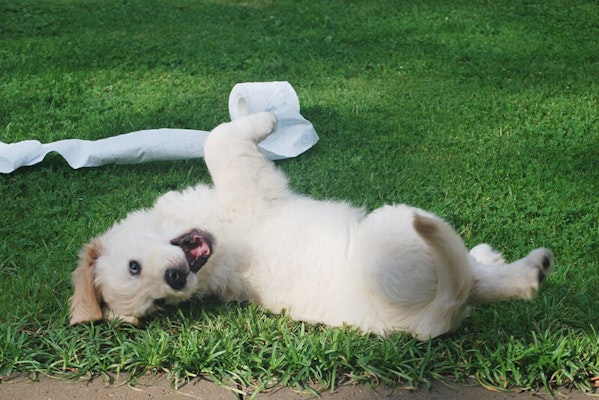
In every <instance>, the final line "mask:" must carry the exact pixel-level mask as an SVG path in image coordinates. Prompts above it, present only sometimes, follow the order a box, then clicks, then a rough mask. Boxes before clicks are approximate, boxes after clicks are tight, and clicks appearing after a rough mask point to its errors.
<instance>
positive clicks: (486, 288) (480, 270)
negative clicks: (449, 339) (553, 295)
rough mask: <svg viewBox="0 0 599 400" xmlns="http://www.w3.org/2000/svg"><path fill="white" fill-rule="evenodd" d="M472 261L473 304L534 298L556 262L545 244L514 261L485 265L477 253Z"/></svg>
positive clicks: (471, 297) (471, 299)
mask: <svg viewBox="0 0 599 400" xmlns="http://www.w3.org/2000/svg"><path fill="white" fill-rule="evenodd" d="M477 247H478V246H477ZM475 249H476V247H475ZM473 250H474V249H473ZM471 255H472V253H471ZM471 261H472V262H471V265H472V273H473V276H474V285H473V288H472V293H471V296H470V300H469V302H470V303H471V304H481V303H491V302H496V301H504V300H512V299H521V300H532V299H533V298H534V297H535V295H536V294H537V292H538V290H539V287H540V284H541V283H542V282H543V281H544V280H545V278H546V277H547V276H548V275H549V274H550V273H551V270H552V269H553V265H554V264H555V260H554V258H553V253H552V252H551V250H549V249H544V248H540V249H536V250H533V251H531V252H530V253H529V254H528V255H527V256H526V257H524V258H521V259H520V260H518V261H515V262H513V263H511V264H505V265H501V264H496V265H485V264H483V263H481V262H480V260H477V259H476V256H473V257H472V259H471Z"/></svg>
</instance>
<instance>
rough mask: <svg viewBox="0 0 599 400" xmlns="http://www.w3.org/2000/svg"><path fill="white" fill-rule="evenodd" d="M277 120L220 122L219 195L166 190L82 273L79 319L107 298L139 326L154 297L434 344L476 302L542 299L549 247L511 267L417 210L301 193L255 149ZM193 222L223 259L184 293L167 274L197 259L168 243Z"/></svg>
mask: <svg viewBox="0 0 599 400" xmlns="http://www.w3.org/2000/svg"><path fill="white" fill-rule="evenodd" d="M275 124H276V120H275V118H274V116H273V115H272V114H270V113H259V114H254V115H251V116H249V117H246V118H243V119H239V120H236V121H235V122H231V123H227V124H222V125H220V126H218V127H217V128H215V129H214V130H213V131H212V133H211V134H210V136H209V137H208V139H207V141H206V145H205V159H206V163H207V165H208V168H209V170H210V173H211V175H212V179H213V182H214V186H213V187H208V186H206V185H202V184H201V185H198V186H196V187H193V188H188V189H186V190H184V191H182V192H169V193H167V194H165V195H163V196H162V197H160V198H159V199H158V200H157V202H156V204H155V206H154V207H153V208H151V209H147V210H142V211H137V212H134V213H132V214H130V215H129V216H128V217H127V218H126V219H124V220H123V221H121V222H119V223H117V224H116V225H115V226H114V227H113V228H111V229H110V230H109V231H108V232H106V233H105V234H103V235H102V236H100V237H98V238H96V239H94V240H93V241H92V242H91V244H90V245H88V246H87V247H86V249H85V250H84V251H83V253H82V256H81V262H80V265H79V267H78V268H77V270H75V272H74V274H73V281H74V286H75V294H74V295H73V298H72V299H71V322H72V323H79V322H84V321H88V320H92V319H98V318H101V317H102V311H101V310H100V308H99V307H100V306H101V304H105V308H104V310H103V315H104V316H105V317H108V318H122V319H125V320H127V321H130V322H132V323H137V322H138V319H139V318H141V317H144V316H145V315H147V314H149V313H151V312H152V311H154V310H155V308H156V307H155V306H154V302H155V300H157V299H164V300H166V302H167V303H170V304H175V303H178V302H180V301H183V300H186V299H188V298H190V297H191V296H193V295H199V296H205V295H208V294H216V295H218V296H220V297H222V298H223V299H226V300H249V301H254V302H257V303H259V304H260V305H261V306H263V307H265V308H266V309H268V310H270V311H272V312H273V313H280V312H283V311H284V310H286V311H287V312H288V313H289V314H290V315H291V317H292V318H294V319H297V320H303V321H307V322H318V323H325V324H328V325H333V326H340V325H342V324H348V325H351V326H354V327H357V328H359V329H361V330H363V331H364V332H374V333H378V334H382V335H384V334H388V333H391V332H394V331H404V332H408V333H410V334H413V335H415V336H417V337H418V338H419V339H428V338H431V337H434V336H438V335H441V334H443V333H445V332H449V331H452V330H454V329H455V328H456V327H457V326H458V325H459V324H460V322H461V320H462V319H463V317H464V315H465V312H466V309H467V307H468V306H469V305H471V304H479V303H486V302H491V301H500V300H507V299H531V298H532V297H533V296H534V295H535V294H536V292H537V290H538V287H539V281H540V278H543V277H544V276H546V275H548V274H549V273H550V270H551V267H552V266H553V256H552V254H551V252H550V251H549V250H547V249H537V250H534V251H533V252H531V253H530V254H529V255H528V256H527V257H525V258H523V259H521V260H519V261H516V262H515V263H512V264H506V265H503V264H505V261H504V260H503V258H502V256H501V254H499V253H497V252H495V251H494V250H492V249H491V247H490V246H488V245H479V246H477V247H475V248H474V249H472V252H471V253H470V254H468V252H467V250H466V248H465V247H464V244H463V242H462V240H461V239H460V238H459V237H458V235H457V234H456V233H455V232H454V231H453V230H452V229H451V228H450V227H449V225H447V224H446V223H445V222H444V221H442V220H441V219H439V218H438V217H436V216H434V215H432V214H430V213H427V212H425V211H423V210H420V209H417V208H413V207H409V206H406V205H397V206H384V207H382V208H380V209H378V210H375V211H374V212H373V213H371V214H366V213H365V212H364V211H363V210H361V209H357V208H354V207H352V206H350V205H349V204H347V203H342V202H326V201H316V200H314V199H311V198H309V197H305V196H301V195H298V194H296V193H293V192H292V191H290V190H289V188H288V185H287V180H286V178H285V176H284V175H283V174H282V173H281V171H280V170H278V169H277V168H276V167H275V165H274V164H273V163H272V162H271V161H268V160H267V159H266V158H265V157H263V156H262V155H261V154H260V152H259V150H258V148H257V146H256V144H257V143H258V142H259V141H260V140H262V139H264V138H265V137H266V136H268V134H269V133H270V132H271V131H272V130H273V129H274V127H275ZM194 228H196V229H201V230H203V231H205V232H209V233H211V234H212V235H213V237H214V238H215V243H213V254H212V256H211V257H210V259H209V260H208V262H207V263H206V264H205V265H204V266H203V267H202V268H201V269H200V271H199V272H198V273H197V274H193V273H190V274H189V275H188V276H187V281H186V284H185V287H184V288H182V289H181V290H175V289H173V288H171V287H170V286H169V285H168V284H166V283H165V279H164V271H165V270H166V269H167V268H169V267H171V266H178V267H181V266H182V265H184V266H185V268H187V262H186V259H185V255H184V252H183V251H182V250H181V249H180V248H179V247H177V246H174V245H172V244H170V241H171V240H172V239H173V238H175V237H177V236H179V235H181V234H183V233H185V232H188V231H190V230H192V229H194ZM131 260H135V261H137V262H138V263H139V265H141V267H142V272H141V273H140V274H139V275H132V274H131V273H130V272H129V269H128V265H129V262H130V261H131ZM90 279H91V280H92V282H91V283H90Z"/></svg>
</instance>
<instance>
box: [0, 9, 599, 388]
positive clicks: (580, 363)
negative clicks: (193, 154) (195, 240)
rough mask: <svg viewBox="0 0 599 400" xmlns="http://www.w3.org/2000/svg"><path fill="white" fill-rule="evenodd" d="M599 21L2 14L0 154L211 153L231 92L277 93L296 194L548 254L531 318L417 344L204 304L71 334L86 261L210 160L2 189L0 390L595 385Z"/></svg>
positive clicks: (569, 12) (369, 12) (595, 15)
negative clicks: (32, 150) (290, 92)
mask: <svg viewBox="0 0 599 400" xmlns="http://www.w3.org/2000/svg"><path fill="white" fill-rule="evenodd" d="M597 21H599V5H598V4H597V2H596V1H583V0H580V1H575V0H569V1H558V0H548V1H542V2H541V1H538V2H535V1H527V2H520V1H502V0H500V1H452V2H442V1H434V0H428V1H424V2H422V1H412V0H407V1H401V2H400V1H387V0H375V1H345V0H330V1H322V2H315V1H294V0H256V1H246V2H243V1H233V0H212V1H209V0H203V1H201V0H173V1H168V2H166V1H158V0H143V1H142V0H126V1H124V0H120V1H117V0H106V1H83V0H14V1H11V2H3V3H1V4H0V140H1V141H3V142H9V143H10V142H17V141H21V140H27V139H37V140H40V141H42V142H49V141H54V140H59V139H66V138H81V139H99V138H104V137H109V136H113V135H117V134H120V133H126V132H131V131H136V130H141V129H149V128H161V127H177V128H191V129H205V130H208V129H211V128H212V127H214V126H215V125H217V124H218V123H220V122H222V121H226V120H228V118H229V116H228V110H227V99H228V95H229V92H230V90H231V88H232V87H233V86H234V85H235V84H236V83H238V82H246V81H274V80H286V81H289V82H290V83H291V84H292V85H293V86H294V88H295V89H296V91H297V93H298V96H299V99H300V102H301V105H302V114H303V115H304V116H305V117H306V118H307V119H309V120H310V121H311V122H312V123H313V124H314V126H315V128H316V130H317V132H318V133H319V135H320V138H321V139H320V142H319V143H318V144H317V145H316V146H315V147H314V148H313V149H311V150H309V151H308V152H307V153H305V154H303V155H301V156H300V157H297V158H295V159H291V160H285V161H280V162H278V165H279V166H280V167H281V168H282V169H283V170H285V172H286V173H287V174H288V175H289V177H290V180H291V183H292V186H293V187H294V188H295V189H296V190H298V191H300V192H303V193H308V194H311V195H313V196H315V197H317V198H336V199H346V200H348V201H350V202H352V203H353V204H355V205H358V206H363V207H365V208H366V209H368V210H371V209H374V208H376V207H378V206H380V205H381V204H383V203H393V202H395V203H399V202H402V203H403V202H405V203H410V204H413V205H417V206H419V207H422V208H425V209H429V210H431V211H433V212H435V213H437V214H439V215H440V216H443V217H444V218H445V219H447V220H448V221H449V222H450V223H451V224H452V225H453V226H454V227H455V228H456V229H457V230H458V232H459V233H460V234H461V235H462V236H463V237H464V240H465V242H466V244H467V245H468V246H474V245H476V244H478V243H480V242H489V243H491V244H492V245H494V246H495V247H496V248H498V249H500V250H501V251H503V252H504V254H505V255H506V256H507V258H509V259H514V258H519V257H522V256H524V255H525V254H527V253H528V251H529V250H531V249H532V248H534V247H540V246H545V247H550V248H552V249H553V251H554V253H555V255H556V258H557V266H556V270H555V273H554V275H552V276H551V277H550V278H549V279H548V281H547V283H546V285H545V286H544V288H543V290H542V291H541V292H540V295H539V297H538V299H536V300H534V301H532V302H530V303H523V302H507V303H503V304H496V305H491V306H482V307H478V308H477V309H476V310H474V312H473V314H472V316H471V317H469V318H468V319H467V320H466V322H465V323H464V325H463V327H462V328H461V329H460V330H458V331H457V332H456V333H454V334H451V335H447V336H444V337H441V338H437V339H434V340H431V341H428V342H417V341H415V340H414V339H412V338H410V337H408V336H405V335H402V334H395V335H392V336H390V337H389V338H385V339H382V338H379V337H376V336H372V335H362V334H360V333H358V332H355V331H352V330H351V329H347V328H346V329H337V328H335V329H333V328H327V327H324V326H314V325H308V324H304V323H301V322H294V321H291V320H290V319H289V318H287V317H286V316H273V315H270V314H268V313H265V312H264V311H261V310H260V309H258V308H257V307H255V306H253V305H250V304H222V303H219V302H218V301H215V300H207V301H194V302H192V303H187V304H184V305H183V306H182V307H180V308H178V309H168V310H166V311H164V312H162V313H161V314H158V315H156V316H155V317H154V318H153V319H151V320H150V321H149V322H148V324H147V326H146V327H145V328H144V329H138V328H133V327H131V326H127V325H123V324H117V323H113V324H108V323H103V324H96V325H83V326H77V327H69V326H68V298H69V296H70V294H71V287H70V273H71V271H72V270H73V269H74V267H75V265H76V261H77V254H78V252H79V249H80V248H81V246H82V245H83V244H84V243H86V242H87V241H88V240H89V239H90V238H92V237H93V236H95V235H97V234H99V233H101V232H102V231H103V230H105V229H106V228H108V227H109V226H110V225H111V224H112V223H113V222H114V221H116V220H117V219H119V218H121V217H123V216H124V215H125V214H126V213H127V212H128V211H130V210H133V209H136V208H139V207H145V206H150V205H151V204H152V202H153V200H154V199H155V198H156V197H157V196H158V195H159V194H161V193H163V192H165V191H167V190H171V189H180V188H184V187H185V186H188V185H190V184H194V183H196V182H199V181H201V182H209V176H208V173H207V171H206V168H205V166H204V164H203V161H202V160H201V159H197V160H187V161H176V162H175V161H172V162H155V163H149V164H141V165H133V166H122V165H119V166H115V165H109V166H104V167H99V168H87V169H81V170H72V169H70V168H69V166H68V165H67V164H66V162H64V160H63V159H62V158H61V157H59V156H57V155H49V156H48V157H47V158H46V160H45V161H44V162H42V163H41V164H39V165H36V166H33V167H26V168H21V169H19V170H17V171H16V172H14V173H11V174H6V175H2V176H0V199H1V200H0V201H1V204H0V221H2V223H1V224H0V238H1V240H0V315H1V316H2V319H1V320H0V381H1V380H2V378H1V377H2V376H6V375H9V374H11V373H14V372H24V373H31V374H32V376H34V377H35V376H36V375H37V374H51V375H59V376H62V377H76V376H89V377H92V376H105V377H108V376H110V375H112V374H115V373H120V374H125V373H126V374H129V376H130V377H131V379H133V380H134V379H135V377H136V376H140V375H143V374H145V373H148V372H156V373H158V372H167V373H168V374H170V376H171V377H172V379H173V382H174V383H175V384H176V383H177V382H180V380H184V379H188V378H192V377H195V376H199V375H202V376H208V377H211V378H212V379H215V380H218V381H222V382H224V383H227V384H231V383H233V384H236V385H238V387H239V388H242V390H246V391H254V392H255V391H257V390H261V389H263V388H265V387H269V386H271V385H274V384H284V385H288V386H293V387H298V388H303V387H320V388H322V389H325V390H327V389H334V388H335V387H336V386H338V385H340V384H343V383H346V382H348V381H359V382H371V383H372V382H383V383H388V384H390V385H397V386H400V387H414V386H423V385H424V386H425V385H427V384H428V383H430V382H432V381H434V380H444V381H448V382H454V381H465V380H468V379H472V378H475V379H476V380H478V382H480V383H481V384H483V385H485V386H488V387H496V388H501V389H510V388H519V389H532V390H536V389H539V388H546V389H548V390H553V389H555V388H557V387H562V388H563V387H574V388H578V389H581V390H584V391H593V381H592V379H593V378H594V377H596V376H599V324H598V322H597V321H599V251H598V248H597V245H598V243H599V221H598V219H599V195H598V194H599V42H598V41H597V38H598V37H599V24H598V23H597Z"/></svg>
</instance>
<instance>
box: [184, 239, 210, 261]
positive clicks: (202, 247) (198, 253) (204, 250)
mask: <svg viewBox="0 0 599 400" xmlns="http://www.w3.org/2000/svg"><path fill="white" fill-rule="evenodd" d="M189 254H191V255H192V256H193V257H194V258H200V257H206V256H209V255H210V246H208V244H207V243H206V242H205V241H203V240H201V241H200V243H199V244H198V246H197V247H194V248H192V249H190V250H189Z"/></svg>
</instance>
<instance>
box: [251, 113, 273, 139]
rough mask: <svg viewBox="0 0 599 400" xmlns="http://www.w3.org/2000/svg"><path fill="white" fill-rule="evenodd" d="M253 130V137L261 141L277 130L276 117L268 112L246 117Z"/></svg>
mask: <svg viewBox="0 0 599 400" xmlns="http://www.w3.org/2000/svg"><path fill="white" fill-rule="evenodd" d="M246 118H247V119H248V122H249V123H250V124H251V126H252V129H253V136H254V138H255V139H257V140H262V139H264V138H266V137H267V136H268V135H270V134H271V133H272V132H274V130H275V129H276V128H277V117H276V116H275V115H274V114H273V113H271V112H268V111H262V112H259V113H255V114H251V115H249V116H247V117H246Z"/></svg>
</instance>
